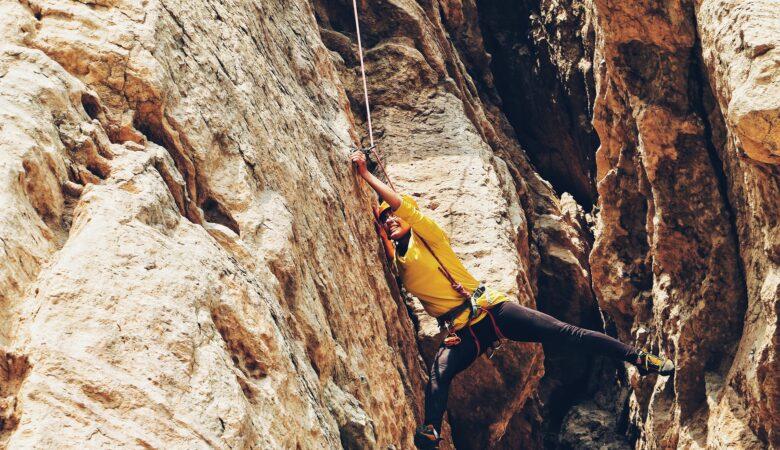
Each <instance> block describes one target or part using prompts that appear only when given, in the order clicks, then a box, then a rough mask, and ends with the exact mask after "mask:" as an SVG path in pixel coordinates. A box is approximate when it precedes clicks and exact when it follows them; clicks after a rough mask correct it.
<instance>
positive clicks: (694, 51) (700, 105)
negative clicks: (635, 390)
mask: <svg viewBox="0 0 780 450" xmlns="http://www.w3.org/2000/svg"><path fill="white" fill-rule="evenodd" d="M690 15H691V17H692V20H693V28H694V30H696V39H695V41H694V45H693V47H692V48H691V57H690V60H691V62H690V68H689V75H688V78H689V80H688V81H689V84H688V90H689V93H688V96H689V98H690V99H691V103H692V108H693V110H694V112H695V113H696V114H697V115H698V116H699V117H700V118H701V120H702V124H703V126H704V142H705V146H706V149H707V155H708V157H709V161H710V165H711V166H712V170H713V172H714V175H715V178H716V179H717V182H718V183H717V187H718V192H719V194H720V198H721V201H722V202H723V208H724V209H725V211H726V215H727V217H726V219H727V221H728V224H729V231H730V234H731V236H732V239H733V242H734V250H735V255H734V256H735V258H734V259H735V260H736V268H737V275H738V279H739V290H740V292H741V294H742V295H741V302H740V303H739V305H737V306H738V308H739V310H738V311H735V314H737V315H738V317H745V314H746V312H747V299H748V297H749V293H748V288H747V281H746V276H745V267H744V264H743V261H742V257H741V255H740V252H739V249H740V248H741V246H740V239H739V230H738V229H737V221H736V218H737V215H736V212H735V211H734V207H733V205H732V203H731V197H730V196H729V185H728V178H727V176H726V172H725V169H724V163H723V160H722V159H721V156H720V152H719V151H718V148H717V147H716V143H715V142H714V138H713V136H714V135H713V133H714V131H713V126H712V123H711V122H710V114H709V112H710V111H713V112H714V114H720V108H719V107H718V105H717V104H716V102H715V96H714V95H713V93H712V90H711V87H710V85H709V82H708V80H709V77H708V76H707V74H706V73H705V71H704V61H703V60H702V56H701V55H702V50H701V39H700V36H699V33H698V24H697V19H696V14H695V13H693V11H691V13H690ZM721 120H722V119H721ZM721 144H722V145H724V144H725V143H721ZM736 331H737V334H736V335H735V336H733V337H732V339H731V341H732V343H733V344H738V343H739V341H740V340H741V339H742V332H743V328H741V327H740V328H739V329H738V330H736ZM735 352H736V349H734V352H733V353H732V354H727V355H720V356H721V357H720V358H718V361H717V362H715V361H707V362H706V363H707V366H716V365H720V363H721V361H720V360H721V359H723V357H727V358H730V359H731V358H733V357H734V356H735ZM730 365H731V364H729V366H730Z"/></svg>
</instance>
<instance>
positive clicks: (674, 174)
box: [591, 0, 780, 448]
mask: <svg viewBox="0 0 780 450" xmlns="http://www.w3.org/2000/svg"><path fill="white" fill-rule="evenodd" d="M774 6H776V5H774ZM774 6H772V5H771V2H767V3H762V2H757V3H755V4H751V5H750V6H748V5H747V4H738V3H737V2H734V3H730V2H720V1H707V2H698V3H697V4H696V5H691V4H689V3H687V2H672V3H667V4H665V5H663V7H659V6H658V5H649V4H648V5H644V6H641V5H638V4H634V3H623V2H611V1H600V0H596V1H595V11H596V16H597V28H596V35H597V36H598V37H599V39H598V45H597V52H596V63H597V69H596V73H597V75H596V79H597V91H598V94H597V98H596V110H595V113H594V125H595V127H596V130H597V132H598V133H599V137H600V139H601V147H600V149H599V151H598V154H597V168H598V170H597V172H598V175H597V180H598V188H599V195H600V198H599V206H600V208H601V210H600V213H599V215H598V223H597V231H596V243H595V246H594V250H593V253H592V254H591V266H592V267H593V281H594V289H595V290H596V293H597V295H598V297H599V302H600V304H601V306H602V307H603V308H604V310H605V311H606V312H607V313H609V315H610V316H611V317H612V318H613V319H614V320H615V323H616V324H617V329H618V333H619V335H620V336H621V337H622V338H623V339H627V340H633V341H635V342H637V343H638V344H640V345H644V346H647V347H649V348H651V349H653V350H657V351H660V352H661V353H663V354H666V355H668V356H669V357H672V358H674V360H675V362H676V364H677V367H678V371H677V374H676V375H675V377H674V378H673V379H664V378H659V379H657V380H653V379H647V380H642V381H639V380H636V381H634V382H633V387H634V392H633V394H632V398H631V411H632V413H631V414H632V422H633V423H634V424H635V425H636V426H637V427H638V428H639V440H638V447H640V448H656V447H662V448H705V447H706V448H765V447H767V446H770V445H777V443H778V436H777V431H776V430H777V420H778V419H777V414H776V413H775V412H774V411H775V410H776V408H777V406H776V405H777V404H778V394H777V392H778V391H777V377H776V375H775V376H772V375H768V374H771V373H774V374H776V373H777V369H778V367H777V364H778V363H777V353H778V348H777V342H778V335H777V302H778V297H780V291H778V283H780V278H779V277H778V262H779V260H778V252H777V249H778V242H780V240H779V239H780V233H778V231H779V230H778V203H777V198H778V193H779V192H778V182H779V181H780V178H778V174H780V172H778V167H777V166H776V165H772V164H770V163H771V162H772V158H773V156H772V155H773V154H775V152H776V151H777V145H776V143H773V142H772V140H773V139H776V138H777V134H776V133H772V132H769V131H766V132H763V133H762V132H761V131H760V130H761V129H762V127H764V128H763V129H764V130H768V129H767V128H766V125H765V124H767V123H771V122H772V121H773V120H776V116H777V114H778V109H777V107H776V106H773V102H775V103H776V102H777V100H778V98H779V97H778V95H779V94H778V90H777V87H778V82H777V76H778V75H777V53H776V51H775V50H774V48H775V46H776V45H777V44H778V34H777V33H776V32H773V30H774V31H776V29H777V26H778V21H777V18H776V17H774V16H773V14H772V13H769V11H770V9H771V8H773V7H774ZM713 93H714V95H713Z"/></svg>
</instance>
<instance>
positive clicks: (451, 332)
mask: <svg viewBox="0 0 780 450" xmlns="http://www.w3.org/2000/svg"><path fill="white" fill-rule="evenodd" d="M352 9H353V11H354V13H355V32H356V34H357V42H358V59H359V60H360V76H361V78H362V81H363V100H364V101H365V103H366V121H367V125H368V141H369V146H368V147H366V148H360V149H359V150H361V151H362V152H363V153H364V154H365V155H366V159H368V157H369V155H370V153H373V154H374V156H376V162H377V164H378V165H379V168H380V169H381V170H382V173H383V174H384V176H385V179H386V180H387V182H388V184H389V185H390V188H391V189H392V190H393V191H395V192H398V191H397V190H396V188H395V186H394V185H393V181H392V180H391V179H390V176H389V175H387V171H386V170H385V166H384V164H382V159H381V158H380V157H379V153H378V152H377V151H376V144H375V143H374V129H373V126H372V124H371V106H370V104H369V102H368V82H367V81H366V67H365V63H364V62H363V43H362V41H361V39H360V20H359V19H358V8H357V0H352ZM356 150H357V149H356ZM374 222H375V223H376V224H377V225H379V226H381V224H379V220H378V217H377V216H376V214H375V215H374ZM417 237H418V238H419V239H420V242H422V243H423V245H425V248H427V249H428V251H429V252H430V253H431V255H433V257H434V259H436V262H438V263H439V272H441V273H442V274H443V275H444V276H445V277H446V278H447V280H448V281H449V282H450V285H451V286H452V289H454V290H455V292H457V293H458V294H459V295H460V296H461V297H462V298H463V303H461V304H460V305H458V306H456V307H455V308H453V309H451V310H449V311H447V312H446V313H444V314H443V315H442V316H440V317H439V318H438V319H439V325H440V326H442V324H443V325H444V326H443V328H445V329H446V330H447V333H448V334H447V336H446V337H445V338H444V345H446V346H447V347H452V346H455V345H458V344H460V342H461V338H460V336H458V335H457V334H456V333H455V327H454V321H455V319H457V318H458V316H460V314H461V313H462V312H463V311H466V310H467V309H468V310H469V318H468V322H467V326H468V329H469V332H470V333H471V336H472V337H473V338H474V343H475V344H476V346H477V356H479V354H480V350H481V348H480V344H479V340H478V339H477V336H476V335H475V334H474V330H473V329H472V328H471V320H472V319H474V317H476V316H477V315H478V314H480V313H481V312H486V313H487V314H488V316H490V321H491V322H492V324H493V329H494V330H495V332H496V336H498V339H499V341H498V342H499V343H498V345H497V346H496V347H493V348H492V351H491V352H490V354H489V355H488V357H489V358H492V357H493V354H494V353H495V350H498V349H499V348H500V347H501V341H500V340H501V339H503V338H504V335H503V334H502V333H501V330H500V329H499V328H498V325H497V324H496V321H495V319H494V318H493V314H492V313H491V312H490V310H489V309H487V308H484V307H481V306H477V303H476V301H477V299H479V298H480V297H481V296H482V294H483V293H484V292H485V287H484V286H480V287H479V288H477V289H475V290H474V292H468V290H467V289H466V288H464V287H463V285H462V284H460V283H458V282H457V281H456V280H455V278H454V277H453V276H452V274H450V272H449V271H448V270H447V268H446V267H444V264H442V262H441V260H440V259H439V257H438V256H436V253H435V252H434V251H433V249H432V248H431V246H430V245H428V243H427V242H425V240H424V239H422V238H421V237H420V236H417Z"/></svg>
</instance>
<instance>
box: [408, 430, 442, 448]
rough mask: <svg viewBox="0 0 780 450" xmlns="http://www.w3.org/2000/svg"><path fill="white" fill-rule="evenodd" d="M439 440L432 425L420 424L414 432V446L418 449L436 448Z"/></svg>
mask: <svg viewBox="0 0 780 450" xmlns="http://www.w3.org/2000/svg"><path fill="white" fill-rule="evenodd" d="M440 441H441V438H440V437H439V433H438V432H437V431H436V428H433V425H420V426H419V427H417V430H416V431H415V432H414V446H415V447H417V448H418V449H420V450H438V448H439V442H440Z"/></svg>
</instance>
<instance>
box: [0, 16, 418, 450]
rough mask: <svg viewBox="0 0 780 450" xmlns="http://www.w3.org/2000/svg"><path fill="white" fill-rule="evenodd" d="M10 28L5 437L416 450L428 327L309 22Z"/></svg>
mask: <svg viewBox="0 0 780 450" xmlns="http://www.w3.org/2000/svg"><path fill="white" fill-rule="evenodd" d="M3 17H4V19H3V28H2V35H3V36H4V44H3V48H2V59H1V60H0V61H2V62H1V63H0V64H2V70H1V71H0V73H2V77H0V98H2V102H3V108H2V113H3V133H2V147H3V150H4V151H3V158H4V164H3V167H4V168H5V169H4V171H5V172H4V173H5V175H3V178H2V180H3V181H2V182H3V185H4V188H3V192H4V193H6V194H4V200H3V201H4V207H5V210H6V211H7V212H8V213H7V214H4V215H3V220H2V230H3V240H4V242H5V252H6V253H5V256H4V258H3V269H2V273H3V283H4V284H3V290H2V292H3V313H4V316H3V325H2V329H3V336H4V341H3V348H4V353H5V354H6V355H8V356H7V357H6V358H4V361H7V362H8V364H7V368H5V369H4V370H3V379H4V380H5V381H4V388H3V391H2V394H3V396H4V398H5V400H4V406H3V416H4V417H6V418H8V419H7V420H5V421H4V423H5V425H4V427H3V435H2V439H3V440H4V442H5V444H6V445H7V446H8V447H11V448H47V447H48V448H51V447H68V446H72V447H84V446H86V447H91V448H105V447H117V446H128V445H129V446H143V445H149V446H152V447H157V448H171V447H173V448H206V447H209V448H210V447H214V448H227V447H241V448H296V447H297V448H333V447H339V446H341V445H342V444H343V445H345V446H349V445H361V444H359V443H360V442H364V443H365V442H369V443H371V442H374V443H376V445H377V446H381V447H387V446H389V445H393V446H395V447H396V448H409V447H410V446H411V445H412V444H411V434H412V433H411V430H412V427H413V426H414V424H415V423H416V421H417V419H416V416H417V414H418V411H419V407H420V405H421V382H422V379H421V374H422V371H421V368H420V365H419V363H418V359H417V356H416V344H415V342H414V334H413V329H412V326H411V321H410V320H409V318H408V317H407V315H406V311H405V308H404V307H403V305H402V304H399V303H397V301H396V300H394V298H393V297H392V296H391V293H390V291H389V289H388V287H387V285H386V283H385V281H384V280H385V278H384V274H383V273H382V270H381V265H380V264H378V262H379V259H378V256H379V247H378V246H377V244H376V241H375V238H374V235H373V230H372V229H371V224H370V221H368V220H367V215H366V214H367V208H368V205H369V203H368V199H367V197H366V196H365V195H364V194H361V191H360V190H359V189H358V187H359V186H358V185H357V184H356V183H355V181H354V177H353V173H352V171H351V170H350V168H349V166H348V165H347V164H346V161H345V156H346V154H347V152H348V145H349V144H350V143H351V138H350V133H353V132H354V131H353V129H352V125H351V124H350V117H349V116H348V115H347V114H346V113H345V109H344V105H345V100H346V98H345V97H344V96H343V93H342V91H340V90H339V89H338V87H337V86H338V80H337V78H336V77H335V71H333V68H332V66H331V65H330V60H329V58H328V52H327V50H326V49H325V48H324V47H323V46H322V44H321V43H319V33H318V32H317V27H316V24H315V22H314V16H313V14H312V13H311V10H310V9H308V5H307V4H305V3H298V4H294V5H291V4H289V3H285V4H284V5H283V4H281V3H268V2H264V3H263V4H262V5H260V4H257V5H253V4H246V3H240V2H239V3H235V4H225V3H223V2H213V3H209V2H200V3H197V2H196V3H187V4H183V3H178V2H149V3H147V2H143V3H142V2H116V3H105V4H99V5H98V4H94V5H93V4H83V3H73V2H58V1H51V2H30V3H29V4H26V5H24V6H22V5H20V4H18V3H15V2H4V3H3ZM253 38H254V39H253ZM291 60H292V61H293V62H294V64H290V61H291ZM79 80H80V81H79ZM323 216H325V217H331V218H332V220H330V221H326V222H323V221H322V218H323ZM6 286H7V287H6ZM356 324H360V326H356ZM345 399H346V400H345Z"/></svg>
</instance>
